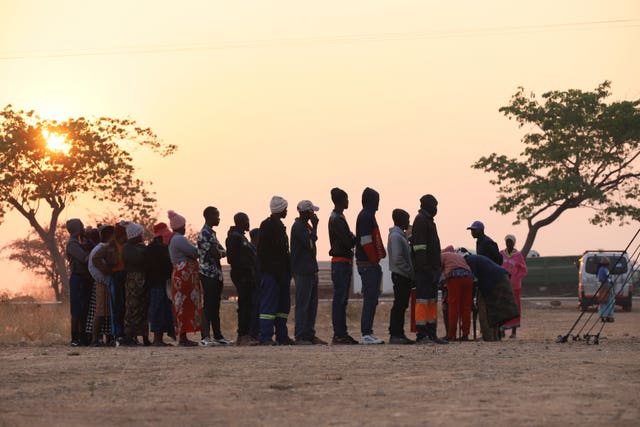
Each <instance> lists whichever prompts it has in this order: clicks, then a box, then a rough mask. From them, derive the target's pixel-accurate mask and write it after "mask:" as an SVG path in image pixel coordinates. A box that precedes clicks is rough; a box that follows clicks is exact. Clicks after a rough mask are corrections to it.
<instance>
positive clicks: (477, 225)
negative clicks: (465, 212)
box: [467, 221, 484, 230]
mask: <svg viewBox="0 0 640 427" xmlns="http://www.w3.org/2000/svg"><path fill="white" fill-rule="evenodd" d="M467 230H484V224H483V223H482V222H480V221H473V224H471V225H470V226H469V227H467Z"/></svg>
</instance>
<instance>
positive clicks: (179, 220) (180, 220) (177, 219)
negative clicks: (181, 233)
mask: <svg viewBox="0 0 640 427" xmlns="http://www.w3.org/2000/svg"><path fill="white" fill-rule="evenodd" d="M167 216H168V217H169V225H170V226H171V229H172V230H174V231H175V230H177V229H179V228H182V227H184V226H185V225H186V224H187V220H185V219H184V217H183V216H182V215H180V214H178V213H176V212H175V211H172V210H169V212H167Z"/></svg>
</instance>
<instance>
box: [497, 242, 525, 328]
mask: <svg viewBox="0 0 640 427" xmlns="http://www.w3.org/2000/svg"><path fill="white" fill-rule="evenodd" d="M504 242H505V245H506V246H507V247H506V248H505V249H503V250H501V251H500V254H501V255H502V259H503V261H502V267H503V268H504V269H505V270H507V271H508V272H509V274H510V276H511V278H510V280H511V288H512V289H513V296H514V297H515V298H516V303H517V304H518V311H520V312H521V313H522V309H521V306H520V293H521V292H522V278H523V277H524V276H526V275H527V271H528V270H527V263H525V261H524V257H523V256H522V254H521V253H520V251H518V250H517V249H516V248H515V245H516V237H515V236H514V235H513V234H507V235H506V236H505V238H504ZM519 327H520V317H516V318H515V319H513V320H510V321H508V322H507V323H505V324H504V325H502V326H501V327H500V334H501V336H503V337H504V336H505V331H506V330H507V329H511V335H510V336H509V338H515V337H516V329H517V328H519Z"/></svg>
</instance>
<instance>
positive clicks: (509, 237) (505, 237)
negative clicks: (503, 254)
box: [504, 234, 516, 245]
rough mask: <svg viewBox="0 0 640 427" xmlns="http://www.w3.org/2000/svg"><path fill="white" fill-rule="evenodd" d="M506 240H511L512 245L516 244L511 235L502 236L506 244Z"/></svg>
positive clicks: (514, 237) (514, 238)
mask: <svg viewBox="0 0 640 427" xmlns="http://www.w3.org/2000/svg"><path fill="white" fill-rule="evenodd" d="M507 240H511V241H512V242H513V244H514V245H515V244H516V236H514V235H513V234H507V235H506V236H504V241H505V242H506V241H507Z"/></svg>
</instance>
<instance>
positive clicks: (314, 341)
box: [311, 336, 329, 345]
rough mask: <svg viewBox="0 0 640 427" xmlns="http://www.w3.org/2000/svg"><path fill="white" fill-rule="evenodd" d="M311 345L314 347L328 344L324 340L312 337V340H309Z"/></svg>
mask: <svg viewBox="0 0 640 427" xmlns="http://www.w3.org/2000/svg"><path fill="white" fill-rule="evenodd" d="M311 344H315V345H327V344H329V343H328V342H326V341H325V340H322V339H320V338H318V337H316V336H314V337H313V338H311Z"/></svg>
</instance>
